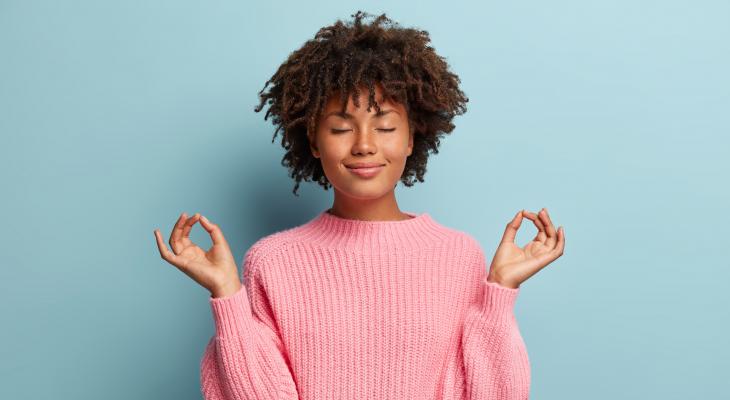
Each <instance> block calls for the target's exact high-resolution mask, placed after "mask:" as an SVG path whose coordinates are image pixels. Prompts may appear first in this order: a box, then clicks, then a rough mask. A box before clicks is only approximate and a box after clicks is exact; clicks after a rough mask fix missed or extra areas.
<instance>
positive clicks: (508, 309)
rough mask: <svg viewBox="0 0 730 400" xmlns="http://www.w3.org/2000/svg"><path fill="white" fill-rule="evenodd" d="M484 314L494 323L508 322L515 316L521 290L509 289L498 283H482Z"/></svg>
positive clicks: (484, 281) (485, 281)
mask: <svg viewBox="0 0 730 400" xmlns="http://www.w3.org/2000/svg"><path fill="white" fill-rule="evenodd" d="M482 288H483V291H484V292H483V295H482V303H481V307H482V312H483V313H484V315H486V316H487V317H488V318H489V319H491V320H494V321H506V320H508V319H509V318H510V317H512V316H513V315H514V314H513V313H514V308H515V302H516V300H517V295H518V294H519V293H520V288H519V287H517V288H509V287H506V286H502V285H500V284H498V283H496V282H489V281H487V278H484V280H483V281H482Z"/></svg>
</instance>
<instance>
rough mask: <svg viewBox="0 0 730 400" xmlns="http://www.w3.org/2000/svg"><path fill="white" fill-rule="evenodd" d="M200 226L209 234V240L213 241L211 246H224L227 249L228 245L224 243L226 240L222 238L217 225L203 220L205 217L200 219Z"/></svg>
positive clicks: (205, 219)
mask: <svg viewBox="0 0 730 400" xmlns="http://www.w3.org/2000/svg"><path fill="white" fill-rule="evenodd" d="M200 225H202V226H203V229H205V230H206V231H208V233H209V234H210V238H211V240H212V241H213V245H214V246H215V245H224V246H226V247H228V243H227V242H226V239H225V238H224V237H223V232H221V229H220V228H219V227H218V225H216V224H214V223H212V222H210V221H209V220H208V218H205V216H201V217H200Z"/></svg>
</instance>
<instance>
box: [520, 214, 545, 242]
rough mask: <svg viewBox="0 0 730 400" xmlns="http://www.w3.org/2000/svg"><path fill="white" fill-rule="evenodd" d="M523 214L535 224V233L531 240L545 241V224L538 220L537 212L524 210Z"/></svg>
mask: <svg viewBox="0 0 730 400" xmlns="http://www.w3.org/2000/svg"><path fill="white" fill-rule="evenodd" d="M525 216H526V217H527V218H528V219H529V220H530V221H532V223H533V224H535V227H536V228H537V234H536V235H535V238H534V239H532V240H533V241H535V242H540V243H545V239H546V238H547V235H546V234H545V226H544V225H543V223H542V221H540V218H539V217H538V216H537V214H535V213H532V212H525Z"/></svg>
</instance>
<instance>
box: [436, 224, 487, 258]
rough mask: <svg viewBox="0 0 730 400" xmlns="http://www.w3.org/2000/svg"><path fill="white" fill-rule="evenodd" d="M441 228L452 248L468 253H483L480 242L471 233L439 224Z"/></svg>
mask: <svg viewBox="0 0 730 400" xmlns="http://www.w3.org/2000/svg"><path fill="white" fill-rule="evenodd" d="M438 226H439V228H440V229H441V230H442V232H444V233H445V236H446V237H447V238H448V240H447V242H448V245H449V246H451V247H457V248H459V249H461V250H463V251H465V252H467V253H474V252H476V253H480V252H481V253H483V252H484V251H483V250H482V247H481V245H480V244H479V240H477V238H476V237H475V236H474V235H472V234H471V233H469V232H467V231H464V230H460V229H457V228H453V227H449V226H446V225H443V224H440V223H438Z"/></svg>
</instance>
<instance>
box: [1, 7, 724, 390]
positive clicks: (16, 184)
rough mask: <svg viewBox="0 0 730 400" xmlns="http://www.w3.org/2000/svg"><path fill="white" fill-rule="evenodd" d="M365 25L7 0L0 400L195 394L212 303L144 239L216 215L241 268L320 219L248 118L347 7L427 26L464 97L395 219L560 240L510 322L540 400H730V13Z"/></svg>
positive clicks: (236, 12)
mask: <svg viewBox="0 0 730 400" xmlns="http://www.w3.org/2000/svg"><path fill="white" fill-rule="evenodd" d="M363 4H364V3H360V2H351V1H340V2H322V1H319V2H316V1H315V2H293V1H292V2H290V3H288V4H286V3H281V2H230V1H197V2H196V1H118V2H101V1H73V2H71V1H65V2H63V1H43V2H41V1H7V0H6V1H0V134H1V135H2V145H1V146H0V160H1V161H0V162H1V163H2V164H1V166H2V168H0V176H2V187H3V190H2V196H1V199H2V210H3V212H4V217H3V225H4V229H3V230H2V233H0V235H2V236H1V237H0V243H2V250H3V251H2V261H0V265H1V267H0V293H2V301H0V307H1V308H0V310H1V311H2V321H3V324H2V329H0V343H2V345H0V352H1V354H0V380H1V381H2V383H0V398H3V399H51V398H53V399H102V398H103V399H106V400H115V399H199V398H200V394H199V382H198V366H199V364H198V363H199V360H200V357H201V355H202V352H203V349H204V345H205V344H206V342H207V340H208V339H209V337H210V336H211V335H212V334H213V323H212V317H211V314H210V308H209V305H208V293H207V291H206V290H205V289H203V288H202V287H200V286H198V285H197V284H196V283H195V282H193V281H192V280H190V279H189V278H188V277H187V276H185V275H184V274H182V273H181V272H179V271H178V270H176V269H175V268H174V267H173V266H171V265H169V264H167V263H165V262H164V261H163V260H162V259H161V258H160V257H159V253H158V252H157V248H156V246H155V243H154V237H153V234H152V231H153V229H155V228H160V229H161V230H162V232H163V234H164V235H165V236H167V235H169V232H170V228H171V226H172V224H173V222H174V221H175V219H176V218H177V216H178V215H179V214H180V213H181V212H182V211H186V212H188V213H194V212H203V213H205V215H207V216H208V217H209V218H210V219H211V220H212V221H213V222H217V223H219V224H220V225H221V226H222V228H223V229H224V232H225V234H226V237H227V239H228V241H229V242H230V243H231V244H232V246H233V247H234V255H235V256H236V258H237V259H238V260H239V261H240V260H241V258H242V257H243V255H244V253H245V251H246V250H247V248H248V246H249V245H250V244H252V243H253V242H254V241H255V240H256V239H258V238H260V237H261V236H264V235H266V234H269V233H272V232H274V231H276V230H279V229H284V228H287V227H290V226H293V225H296V224H299V223H302V222H304V221H306V220H307V219H309V218H310V217H311V216H313V215H314V214H315V213H317V212H319V211H321V210H323V209H324V208H326V207H329V205H330V204H331V201H332V199H331V196H332V192H331V191H330V192H324V191H322V190H321V189H320V188H319V186H316V185H314V184H311V183H310V184H307V185H305V186H303V187H302V190H301V197H299V198H296V197H294V196H293V195H292V193H291V190H292V186H293V181H291V180H290V179H289V178H288V176H287V174H286V170H285V169H284V167H282V166H281V165H280V160H281V157H282V155H283V149H282V148H281V147H280V146H279V140H280V137H277V140H276V142H275V143H271V138H272V135H273V127H272V126H271V125H270V121H264V120H263V112H262V113H258V114H257V113H255V112H253V107H254V106H255V105H256V104H257V93H258V91H259V90H261V88H262V87H263V84H264V82H265V81H266V80H267V79H268V78H269V77H270V76H271V75H272V74H273V73H274V71H275V70H276V68H277V67H278V65H279V64H280V63H281V62H282V61H284V59H285V58H286V57H287V56H288V54H289V53H290V52H291V51H293V50H294V49H296V48H297V47H298V46H300V45H301V44H302V43H304V41H305V40H307V39H309V38H311V37H313V35H314V34H315V32H316V31H317V29H318V28H319V27H321V26H324V25H328V24H331V23H333V22H334V21H335V20H336V19H337V18H347V17H349V15H350V14H352V13H354V12H355V11H357V10H358V9H359V8H362V9H364V10H366V11H368V12H372V13H378V12H383V11H384V12H387V13H388V15H389V16H391V17H392V18H394V19H395V20H396V21H398V22H400V23H401V24H402V25H406V26H417V27H420V28H422V29H426V30H428V31H429V32H430V33H431V36H432V39H433V45H434V47H435V48H436V50H437V51H438V52H439V53H440V54H441V55H443V56H444V57H446V58H447V60H448V61H449V63H450V64H451V66H452V68H453V70H454V72H456V73H457V74H458V75H459V76H460V77H461V79H462V84H463V87H462V88H463V90H464V91H465V92H466V94H467V95H468V96H469V98H470V102H469V104H468V107H469V111H468V112H467V113H466V114H465V115H464V116H461V117H458V118H457V120H456V121H455V122H456V125H457V129H456V130H455V131H454V133H453V134H452V136H450V137H448V138H447V139H446V140H444V141H443V142H442V148H441V152H440V153H439V154H438V155H436V156H433V158H432V159H431V161H430V163H429V168H428V173H427V175H426V182H425V183H423V184H418V185H417V186H415V187H413V188H409V189H406V188H404V187H402V186H401V187H399V189H398V199H399V203H400V205H401V208H402V209H404V210H407V211H416V212H423V211H427V212H429V213H430V214H431V215H432V216H433V217H434V218H435V219H437V220H438V221H440V222H441V223H443V224H445V225H449V226H452V227H454V228H457V229H462V230H466V231H468V232H470V233H472V234H473V235H474V236H475V237H477V238H478V239H479V240H480V242H481V243H482V245H483V246H484V247H485V249H487V251H488V252H489V253H490V254H489V255H488V256H489V257H491V253H492V252H493V250H494V249H495V248H496V245H497V243H498V242H499V239H500V237H501V235H502V230H503V228H504V225H505V224H506V223H507V221H508V220H509V219H510V218H512V216H513V215H514V214H515V212H516V211H517V210H519V209H520V208H526V209H528V210H533V211H537V210H538V209H539V208H541V207H547V208H548V210H549V211H550V212H551V213H552V215H553V218H554V220H555V222H556V223H557V224H560V225H564V226H565V233H566V239H567V241H566V248H565V255H564V256H563V257H562V258H560V259H558V260H557V261H556V262H554V263H553V264H551V265H549V266H548V267H546V269H544V270H542V271H540V272H539V273H538V274H537V275H535V276H533V277H532V278H531V279H530V280H529V281H528V282H526V283H524V284H523V285H522V287H521V288H522V291H521V296H520V298H519V299H518V303H517V313H518V321H519V324H520V328H521V331H522V334H523V337H524V339H525V341H526V343H527V346H528V351H529V355H530V361H531V364H532V378H533V384H532V398H534V399H539V400H550V399H560V400H569V399H581V400H583V399H592V400H603V399H606V400H608V399H611V400H614V399H665V400H666V399H686V398H703V399H705V398H706V399H710V398H712V399H716V398H721V397H724V396H727V390H726V388H725V387H724V385H723V384H722V383H721V382H722V381H723V379H724V378H727V374H728V371H729V370H730V365H729V364H730V361H729V360H730V350H729V349H728V344H727V343H728V342H727V337H728V336H730V332H729V331H730V329H729V323H730V318H729V315H728V314H729V313H728V305H729V304H730V294H728V293H730V292H729V291H728V290H727V285H728V281H730V262H728V247H729V245H730V240H729V239H728V233H727V230H728V227H730V218H729V217H728V210H727V209H726V208H725V207H727V206H728V203H729V202H728V200H729V197H730V190H728V183H727V182H728V172H729V171H730V162H729V161H728V155H729V154H730V141H729V140H728V133H730V112H729V110H730V78H728V71H730V51H729V50H730V46H729V45H728V43H730V24H728V17H729V16H730V5H729V3H728V2H726V1H683V2H682V1H628V0H613V1H600V2H599V1H551V2H546V1H519V2H483V1H481V2H472V3H466V2H458V1H456V2H455V1H450V2H440V1H425V2H424V1H421V2H419V3H418V4H417V3H416V2H401V3H398V4H395V3H393V2H367V4H368V6H367V7H364V6H363ZM363 7H364V8H363ZM527 222H528V221H525V222H523V227H524V228H523V230H522V231H521V232H520V235H518V241H519V242H520V243H521V244H524V243H526V241H527V240H529V239H530V238H532V236H533V235H534V232H535V231H534V228H533V227H532V226H531V225H530V224H528V223H527ZM195 229H196V230H195V231H194V233H193V238H194V240H195V241H196V242H198V243H200V244H201V245H204V246H205V247H206V248H207V247H208V246H209V244H210V241H209V239H208V238H207V236H206V235H204V234H203V233H204V232H203V230H202V229H201V228H200V227H197V228H195Z"/></svg>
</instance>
